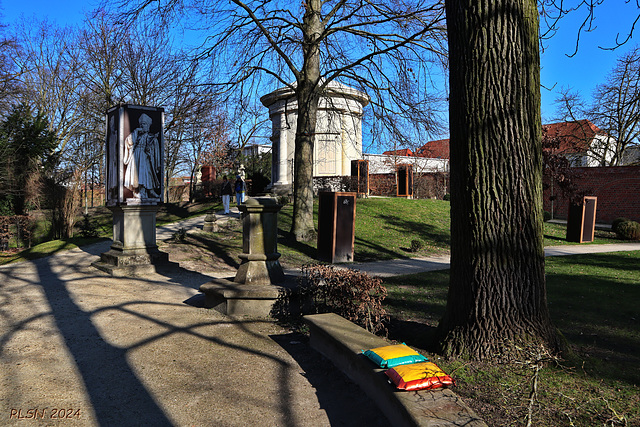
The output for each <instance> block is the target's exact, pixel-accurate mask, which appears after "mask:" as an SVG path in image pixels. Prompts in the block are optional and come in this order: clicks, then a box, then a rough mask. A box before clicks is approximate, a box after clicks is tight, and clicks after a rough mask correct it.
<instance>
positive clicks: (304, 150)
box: [291, 0, 322, 241]
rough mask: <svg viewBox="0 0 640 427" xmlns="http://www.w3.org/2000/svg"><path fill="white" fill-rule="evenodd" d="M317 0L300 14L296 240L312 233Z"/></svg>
mask: <svg viewBox="0 0 640 427" xmlns="http://www.w3.org/2000/svg"><path fill="white" fill-rule="evenodd" d="M321 7H322V6H321V3H320V0H309V1H308V2H307V3H306V8H307V9H306V11H305V15H304V17H303V28H302V31H303V37H304V40H303V43H302V51H303V54H304V63H303V67H302V70H301V73H300V74H299V76H300V77H299V78H298V82H297V83H298V86H297V87H296V98H297V101H298V122H297V128H296V142H295V157H294V169H293V174H294V175H293V222H292V225H291V233H292V234H293V236H294V237H295V239H296V240H297V241H309V240H312V239H313V238H314V237H315V227H314V223H313V145H314V139H315V132H316V117H317V112H318V100H319V99H320V94H319V91H318V84H319V81H320V49H319V48H320V46H319V38H320V35H321V33H322V22H321V20H320V13H319V12H320V8H321Z"/></svg>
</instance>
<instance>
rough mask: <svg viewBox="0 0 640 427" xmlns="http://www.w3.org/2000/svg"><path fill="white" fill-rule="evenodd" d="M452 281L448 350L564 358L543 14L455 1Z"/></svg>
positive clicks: (512, 4) (445, 327)
mask: <svg viewBox="0 0 640 427" xmlns="http://www.w3.org/2000/svg"><path fill="white" fill-rule="evenodd" d="M446 12H447V26H448V35H449V60H450V85H451V94H450V108H449V111H450V113H449V115H450V119H449V121H450V129H451V282H450V285H449V295H448V301H447V308H446V312H445V315H444V317H443V319H442V321H441V322H440V325H439V335H440V344H441V348H442V351H443V352H444V353H445V354H448V355H455V356H467V357H472V358H476V359H487V358H492V357H496V356H499V355H500V353H502V352H503V351H505V350H506V349H508V348H509V345H510V343H514V342H515V343H522V342H535V343H543V344H544V345H545V346H546V347H547V348H548V349H550V350H551V351H554V352H555V351H556V350H557V339H556V335H555V331H554V329H553V327H552V325H551V321H550V318H549V313H548V309H547V300H546V285H545V276H544V250H543V229H542V224H543V222H542V220H543V215H542V213H543V211H542V146H541V117H540V57H539V51H538V10H537V7H536V2H535V1H533V0H463V1H457V0H447V1H446Z"/></svg>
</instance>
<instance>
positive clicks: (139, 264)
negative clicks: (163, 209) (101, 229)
mask: <svg viewBox="0 0 640 427" xmlns="http://www.w3.org/2000/svg"><path fill="white" fill-rule="evenodd" d="M109 209H110V210H111V212H112V213H113V244H112V245H111V249H110V250H109V251H107V252H104V253H103V254H101V255H100V261H96V262H94V263H93V264H92V265H93V266H94V267H96V268H98V269H100V270H102V271H106V272H107V273H109V274H111V275H112V276H142V275H145V274H149V273H154V272H156V271H157V268H158V267H159V266H166V265H169V264H170V263H169V255H168V254H166V253H164V252H160V251H159V250H158V245H157V244H156V213H157V212H158V206H157V205H134V206H112V207H109Z"/></svg>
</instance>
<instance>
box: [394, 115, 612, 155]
mask: <svg viewBox="0 0 640 427" xmlns="http://www.w3.org/2000/svg"><path fill="white" fill-rule="evenodd" d="M542 129H543V132H545V134H546V137H547V138H554V139H557V140H556V142H557V144H558V146H557V147H554V149H555V150H557V152H559V153H563V154H570V153H585V152H587V151H588V149H589V148H591V143H592V141H593V139H594V138H595V137H596V136H606V134H605V133H604V132H603V131H601V130H600V129H599V128H598V127H597V126H596V125H594V124H593V123H591V122H590V121H589V120H586V119H583V120H577V121H574V122H561V123H550V124H546V125H542ZM545 149H550V148H549V147H546V148H545ZM383 154H386V155H390V156H418V157H427V158H431V159H446V160H449V140H448V139H439V140H437V141H429V142H427V143H426V144H424V145H423V146H422V147H420V148H418V149H417V150H416V152H415V153H413V152H412V151H411V150H410V149H408V148H404V149H400V150H392V151H385V152H384V153H383Z"/></svg>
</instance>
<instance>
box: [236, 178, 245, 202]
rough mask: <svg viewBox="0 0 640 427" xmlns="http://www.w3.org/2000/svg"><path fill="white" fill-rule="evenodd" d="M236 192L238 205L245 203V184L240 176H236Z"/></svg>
mask: <svg viewBox="0 0 640 427" xmlns="http://www.w3.org/2000/svg"><path fill="white" fill-rule="evenodd" d="M235 191H236V204H237V205H240V204H242V203H244V191H245V183H244V181H243V180H242V177H241V176H240V175H236V184H235Z"/></svg>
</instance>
